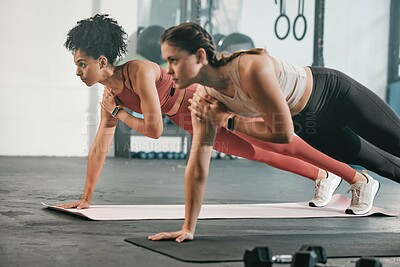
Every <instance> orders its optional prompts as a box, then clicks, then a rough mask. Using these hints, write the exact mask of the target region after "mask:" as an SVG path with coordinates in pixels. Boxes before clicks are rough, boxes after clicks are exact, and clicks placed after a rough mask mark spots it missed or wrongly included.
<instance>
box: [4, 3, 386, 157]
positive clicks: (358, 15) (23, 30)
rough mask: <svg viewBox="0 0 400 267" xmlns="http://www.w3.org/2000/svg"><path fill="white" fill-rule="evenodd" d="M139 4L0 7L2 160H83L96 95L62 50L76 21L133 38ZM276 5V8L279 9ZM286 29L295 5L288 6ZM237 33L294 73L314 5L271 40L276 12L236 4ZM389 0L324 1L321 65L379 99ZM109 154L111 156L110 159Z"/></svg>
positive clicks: (94, 121)
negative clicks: (302, 20)
mask: <svg viewBox="0 0 400 267" xmlns="http://www.w3.org/2000/svg"><path fill="white" fill-rule="evenodd" d="M138 1H141V0H119V1H113V0H98V1H96V0H71V1H64V0H39V1H26V0H0V32H1V36H2V37H1V42H0V49H1V51H2V60H0V73H1V76H0V77H1V78H0V94H1V97H0V99H1V100H2V101H1V105H0V122H1V131H0V156H1V155H5V156H82V157H84V156H87V153H88V149H89V147H90V144H91V143H92V140H93V138H94V133H95V131H96V129H97V125H98V121H99V105H98V102H99V100H100V97H101V92H102V88H97V86H94V87H93V88H87V87H86V86H85V85H84V84H83V83H82V82H81V81H80V80H79V78H77V77H76V76H75V65H74V63H73V59H72V55H71V54H70V53H69V52H68V51H67V50H66V49H65V48H64V47H63V43H64V42H65V37H66V33H67V31H68V30H69V29H70V28H72V27H73V26H74V25H75V23H76V21H78V20H80V19H83V18H87V17H89V16H92V15H93V14H94V13H97V12H101V13H109V14H110V15H111V16H112V17H115V18H116V19H117V20H118V21H119V23H120V24H121V25H123V27H124V28H125V30H126V32H127V33H128V34H130V33H133V32H135V31H136V30H137V26H139V25H138V24H137V21H138V19H137V17H138V16H137V12H138V8H137V6H138ZM278 2H279V1H278ZM287 3H288V4H287V9H286V13H287V15H288V16H289V17H290V19H291V23H293V20H294V18H295V16H296V15H297V4H298V1H287ZM242 4H243V6H242V8H241V10H242V14H241V16H240V19H239V21H240V22H239V28H238V30H239V31H240V32H242V33H244V34H247V35H248V36H250V37H251V38H252V39H253V41H254V43H255V44H256V46H258V47H266V48H267V49H268V50H269V51H270V52H271V53H272V54H273V55H275V56H278V57H281V58H284V59H287V60H288V61H290V62H293V63H296V64H300V65H310V64H311V63H312V53H313V31H314V1H313V0H306V1H305V7H304V13H305V16H306V18H307V24H308V25H307V26H308V27H307V33H306V36H305V38H304V39H303V40H302V41H296V40H295V39H294V37H293V34H292V33H291V34H290V35H289V37H288V38H287V39H286V40H284V41H280V40H279V39H277V38H276V37H275V35H274V28H273V27H274V22H275V19H276V17H277V16H278V15H279V6H278V5H275V2H274V1H273V0H269V1H266V0H245V1H242ZM389 6H390V1H389V0H380V1H377V0H351V1H348V0H327V1H326V6H325V38H324V61H325V65H326V66H328V67H334V68H338V69H340V70H342V71H344V72H346V73H348V74H350V75H351V76H353V77H355V78H356V79H358V80H359V81H360V82H362V83H364V84H365V85H367V86H368V87H370V88H371V89H372V90H373V91H375V92H376V93H378V95H380V96H381V97H382V98H384V97H385V96H384V92H385V86H386V77H387V73H386V72H387V71H386V69H387V49H388V32H389V29H388V27H389ZM112 150H113V149H111V151H112Z"/></svg>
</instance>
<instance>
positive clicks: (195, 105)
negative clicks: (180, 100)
mask: <svg viewBox="0 0 400 267" xmlns="http://www.w3.org/2000/svg"><path fill="white" fill-rule="evenodd" d="M189 103H190V106H189V110H190V111H191V112H192V115H194V116H195V117H196V118H197V120H198V121H209V122H211V123H213V124H216V125H223V124H224V123H225V121H226V118H227V117H228V116H229V113H228V111H227V110H226V108H225V106H224V105H223V104H222V103H221V102H220V101H218V100H217V99H215V98H213V97H211V96H209V95H207V94H204V95H199V94H198V93H195V94H194V95H193V99H189Z"/></svg>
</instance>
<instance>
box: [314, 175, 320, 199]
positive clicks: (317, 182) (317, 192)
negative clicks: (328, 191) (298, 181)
mask: <svg viewBox="0 0 400 267" xmlns="http://www.w3.org/2000/svg"><path fill="white" fill-rule="evenodd" d="M321 181H322V179H317V180H316V181H315V183H314V187H315V192H314V199H316V198H318V197H319V190H320V187H321Z"/></svg>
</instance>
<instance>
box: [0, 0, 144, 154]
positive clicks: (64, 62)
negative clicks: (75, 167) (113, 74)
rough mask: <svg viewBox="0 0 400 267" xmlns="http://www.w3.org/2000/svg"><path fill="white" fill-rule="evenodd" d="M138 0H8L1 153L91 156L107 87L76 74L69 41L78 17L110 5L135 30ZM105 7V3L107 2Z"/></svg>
mask: <svg viewBox="0 0 400 267" xmlns="http://www.w3.org/2000/svg"><path fill="white" fill-rule="evenodd" d="M136 5H137V1H136V0H119V1H113V0H101V1H100V0H99V1H96V0H93V1H92V0H69V1H65V0H38V1H29V0H25V1H24V0H0V33H1V41H0V51H2V56H1V60H0V73H1V76H0V94H1V97H0V99H1V102H2V103H1V105H0V123H1V131H0V155H35V156H36V155H45V156H86V155H87V153H88V147H89V146H90V144H91V142H92V139H93V135H94V132H95V130H96V129H97V123H98V120H99V108H98V107H99V105H98V98H99V96H100V95H101V88H100V87H98V86H94V87H93V88H87V87H86V86H85V85H84V84H83V83H82V82H81V81H80V80H79V79H78V78H77V77H76V76H75V65H74V62H73V58H72V55H71V53H70V52H69V51H67V50H66V49H65V48H64V47H63V44H64V42H65V38H66V34H67V32H68V30H69V29H70V28H72V27H74V26H75V24H76V22H77V21H78V20H81V19H84V18H87V17H90V16H92V15H93V14H94V13H97V12H99V11H100V12H101V13H109V14H110V16H112V17H114V18H116V19H117V20H118V22H119V23H120V24H121V25H122V26H123V27H124V29H125V30H126V32H127V33H128V34H129V33H131V32H133V31H135V29H136V27H137V25H136V22H137V13H136V11H137V9H136ZM99 8H100V9H99Z"/></svg>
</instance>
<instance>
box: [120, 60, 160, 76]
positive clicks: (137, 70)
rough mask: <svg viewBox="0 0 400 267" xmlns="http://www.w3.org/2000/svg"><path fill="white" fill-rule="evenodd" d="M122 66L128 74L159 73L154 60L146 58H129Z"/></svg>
mask: <svg viewBox="0 0 400 267" xmlns="http://www.w3.org/2000/svg"><path fill="white" fill-rule="evenodd" d="M125 64H126V67H125V68H124V69H125V70H126V72H128V74H129V75H133V76H136V75H143V74H146V73H148V74H158V75H159V73H160V67H159V65H157V64H156V63H154V62H151V61H148V60H131V61H128V62H127V63H125Z"/></svg>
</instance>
